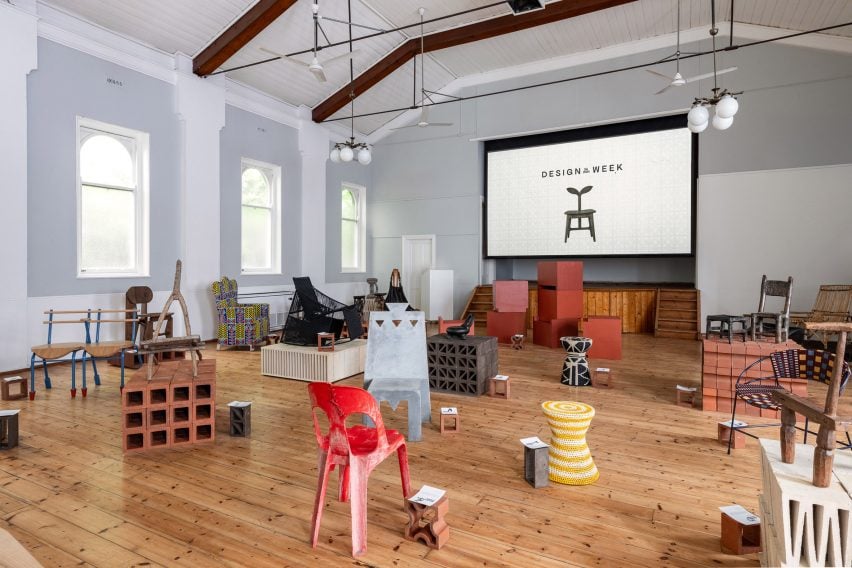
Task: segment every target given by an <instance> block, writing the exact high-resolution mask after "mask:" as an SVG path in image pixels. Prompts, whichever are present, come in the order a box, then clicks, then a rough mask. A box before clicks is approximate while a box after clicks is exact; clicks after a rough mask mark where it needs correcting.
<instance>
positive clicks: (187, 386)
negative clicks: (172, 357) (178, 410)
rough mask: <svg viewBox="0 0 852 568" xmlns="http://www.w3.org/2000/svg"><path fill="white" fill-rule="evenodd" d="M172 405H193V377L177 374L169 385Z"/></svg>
mask: <svg viewBox="0 0 852 568" xmlns="http://www.w3.org/2000/svg"><path fill="white" fill-rule="evenodd" d="M169 389H170V391H171V392H170V393H169V395H170V400H171V404H177V405H183V404H190V403H192V395H193V390H194V389H193V388H192V375H189V374H184V373H175V376H174V377H173V378H172V382H171V384H170V385H169Z"/></svg>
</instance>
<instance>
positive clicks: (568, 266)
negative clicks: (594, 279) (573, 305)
mask: <svg viewBox="0 0 852 568" xmlns="http://www.w3.org/2000/svg"><path fill="white" fill-rule="evenodd" d="M538 286H539V288H541V287H543V286H547V287H552V288H555V289H557V290H582V289H583V263H582V262H578V261H558V262H556V261H546V262H539V263H538Z"/></svg>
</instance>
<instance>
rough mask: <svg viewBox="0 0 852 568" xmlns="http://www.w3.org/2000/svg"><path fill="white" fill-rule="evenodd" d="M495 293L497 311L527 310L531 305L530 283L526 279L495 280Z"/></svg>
mask: <svg viewBox="0 0 852 568" xmlns="http://www.w3.org/2000/svg"><path fill="white" fill-rule="evenodd" d="M493 293H494V310H495V311H498V312H526V311H527V308H528V307H529V306H530V297H529V284H528V283H527V281H526V280H495V281H494V285H493Z"/></svg>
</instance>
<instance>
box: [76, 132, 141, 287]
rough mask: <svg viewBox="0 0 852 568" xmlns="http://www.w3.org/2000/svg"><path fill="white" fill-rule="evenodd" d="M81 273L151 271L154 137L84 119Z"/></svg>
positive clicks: (80, 156) (81, 137)
mask: <svg viewBox="0 0 852 568" xmlns="http://www.w3.org/2000/svg"><path fill="white" fill-rule="evenodd" d="M78 136H79V141H80V142H79V146H78V155H77V166H78V172H79V191H78V203H79V207H78V211H79V219H78V239H77V241H78V247H77V248H78V273H79V275H80V276H104V275H112V274H135V275H142V276H145V275H147V273H148V259H147V250H148V241H147V239H148V236H147V235H148V227H147V224H148V223H147V203H148V199H147V191H146V187H147V183H146V179H147V175H148V172H147V160H146V159H145V157H146V156H147V152H148V135H147V134H146V133H143V132H137V131H134V130H129V129H126V128H121V127H118V126H113V125H110V124H103V123H100V122H96V121H92V120H88V119H83V118H80V119H78Z"/></svg>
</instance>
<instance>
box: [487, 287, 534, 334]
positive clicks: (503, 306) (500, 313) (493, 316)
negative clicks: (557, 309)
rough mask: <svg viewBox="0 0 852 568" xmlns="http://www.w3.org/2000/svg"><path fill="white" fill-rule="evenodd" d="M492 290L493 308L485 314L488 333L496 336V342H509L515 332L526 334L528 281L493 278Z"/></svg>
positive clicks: (528, 303) (528, 301)
mask: <svg viewBox="0 0 852 568" xmlns="http://www.w3.org/2000/svg"><path fill="white" fill-rule="evenodd" d="M492 290H493V294H494V309H493V310H492V311H490V312H488V313H486V314H485V316H486V320H485V322H486V326H487V328H488V335H490V336H492V337H496V338H497V341H498V343H511V341H512V336H513V335H515V334H521V335H526V332H527V308H528V307H529V305H530V298H529V283H528V282H527V281H526V280H495V281H494V285H493V287H492Z"/></svg>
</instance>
